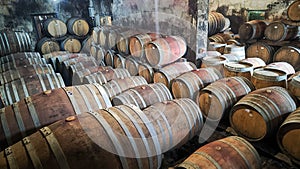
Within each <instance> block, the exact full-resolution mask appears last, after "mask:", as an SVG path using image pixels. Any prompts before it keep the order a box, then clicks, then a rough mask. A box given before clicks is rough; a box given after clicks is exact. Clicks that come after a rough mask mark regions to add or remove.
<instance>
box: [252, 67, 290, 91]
mask: <svg viewBox="0 0 300 169" xmlns="http://www.w3.org/2000/svg"><path fill="white" fill-rule="evenodd" d="M251 81H252V83H253V84H254V86H255V88H256V89H260V88H264V87H270V86H281V87H284V88H286V87H287V74H286V73H285V72H284V71H281V70H275V69H267V68H259V69H255V70H254V71H253V75H252V77H251Z"/></svg>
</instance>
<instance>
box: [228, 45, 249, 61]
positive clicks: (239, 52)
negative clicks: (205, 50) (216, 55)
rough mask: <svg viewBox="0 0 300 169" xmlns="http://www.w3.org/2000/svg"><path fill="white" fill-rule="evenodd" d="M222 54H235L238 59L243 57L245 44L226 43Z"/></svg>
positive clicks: (244, 55)
mask: <svg viewBox="0 0 300 169" xmlns="http://www.w3.org/2000/svg"><path fill="white" fill-rule="evenodd" d="M224 54H231V55H235V56H237V57H238V60H242V59H245V57H246V52H245V46H236V45H226V46H225V48H224Z"/></svg>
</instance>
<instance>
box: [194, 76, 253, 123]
mask: <svg viewBox="0 0 300 169" xmlns="http://www.w3.org/2000/svg"><path fill="white" fill-rule="evenodd" d="M254 89H255V88H254V86H253V84H252V83H251V82H250V81H249V80H248V79H246V78H244V77H228V78H223V79H220V80H217V81H215V82H213V83H211V84H210V85H208V86H206V87H205V88H203V89H202V90H200V91H199V93H198V94H197V96H196V102H197V104H198V105H199V107H200V109H201V111H202V113H203V116H204V117H206V119H208V120H211V121H220V120H221V119H222V118H224V119H225V118H227V117H228V114H227V111H228V110H230V109H231V107H232V106H233V105H234V104H235V103H236V102H237V101H239V100H240V99H241V98H242V97H244V96H245V95H247V94H248V93H250V92H251V91H253V90H254Z"/></svg>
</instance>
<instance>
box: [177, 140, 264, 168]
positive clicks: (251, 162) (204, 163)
mask: <svg viewBox="0 0 300 169" xmlns="http://www.w3.org/2000/svg"><path fill="white" fill-rule="evenodd" d="M178 167H182V168H185V169H199V168H202V169H211V168H224V169H225V168H231V169H250V168H253V169H254V168H262V163H261V158H260V155H259V154H258V152H257V151H256V149H255V148H254V147H253V146H252V145H251V144H250V143H249V142H248V141H247V140H245V139H243V138H241V137H238V136H229V137H226V138H223V139H219V140H216V141H213V142H211V143H208V144H206V145H204V146H202V147H200V148H199V149H198V150H196V151H195V152H194V153H193V154H192V155H190V156H189V157H188V158H187V159H186V160H185V161H183V162H182V163H181V164H179V165H178Z"/></svg>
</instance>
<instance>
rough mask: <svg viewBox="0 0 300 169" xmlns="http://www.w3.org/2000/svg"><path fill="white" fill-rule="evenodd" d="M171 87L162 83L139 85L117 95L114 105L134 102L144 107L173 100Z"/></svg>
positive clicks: (113, 101) (113, 100)
mask: <svg viewBox="0 0 300 169" xmlns="http://www.w3.org/2000/svg"><path fill="white" fill-rule="evenodd" d="M172 99H173V97H172V95H171V93H170V91H169V89H168V88H167V87H166V86H165V85H164V84H162V83H152V84H146V85H141V86H137V87H134V88H131V89H129V90H126V91H124V92H123V93H121V94H119V95H117V96H115V97H114V98H113V99H112V103H113V105H115V106H116V105H121V104H133V105H136V106H138V107H139V108H141V109H144V108H146V107H148V106H150V105H152V104H154V103H157V102H162V101H165V100H172Z"/></svg>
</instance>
